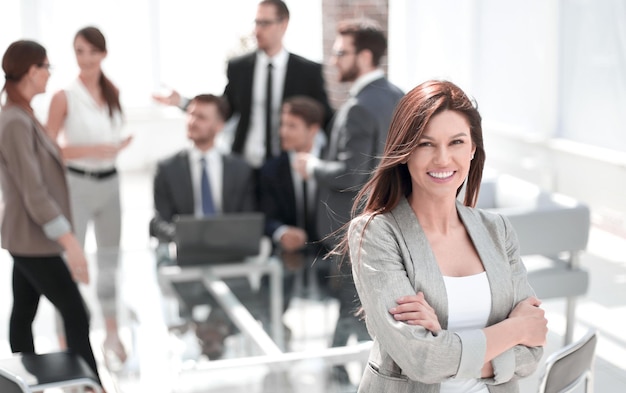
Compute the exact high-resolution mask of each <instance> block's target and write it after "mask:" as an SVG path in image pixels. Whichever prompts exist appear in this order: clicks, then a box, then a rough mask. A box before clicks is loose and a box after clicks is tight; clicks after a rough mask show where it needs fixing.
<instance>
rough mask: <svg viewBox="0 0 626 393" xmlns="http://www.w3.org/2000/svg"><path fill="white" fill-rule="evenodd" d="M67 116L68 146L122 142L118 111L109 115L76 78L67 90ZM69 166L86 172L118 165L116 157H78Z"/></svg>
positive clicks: (120, 119)
mask: <svg viewBox="0 0 626 393" xmlns="http://www.w3.org/2000/svg"><path fill="white" fill-rule="evenodd" d="M65 97H66V98H67V117H66V118H65V124H64V130H65V132H64V138H65V143H66V145H68V146H72V145H74V146H77V145H94V144H100V143H119V142H121V139H122V138H121V132H120V131H121V129H122V125H123V121H122V114H121V113H120V112H119V111H115V112H114V113H113V117H111V116H109V108H108V106H106V105H105V106H100V105H98V103H97V102H96V100H95V99H94V98H93V97H92V96H91V94H89V91H88V90H87V88H86V87H85V85H83V83H82V82H81V81H80V79H76V80H75V81H74V82H73V83H72V84H70V85H69V86H68V88H67V89H65ZM68 165H69V166H73V167H76V168H80V169H87V170H96V171H100V170H107V169H112V168H113V167H114V166H115V158H110V159H101V158H77V159H72V160H68Z"/></svg>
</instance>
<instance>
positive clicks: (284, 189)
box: [259, 152, 318, 241]
mask: <svg viewBox="0 0 626 393" xmlns="http://www.w3.org/2000/svg"><path fill="white" fill-rule="evenodd" d="M259 186H260V189H261V198H260V199H261V206H260V207H261V211H262V212H263V213H265V234H266V235H267V236H269V237H272V235H273V234H274V231H276V229H278V228H279V227H280V226H282V225H289V226H294V227H301V225H300V223H299V222H298V208H297V206H298V205H297V202H296V193H295V190H294V186H293V176H292V173H291V164H290V163H289V154H288V153H287V152H283V153H282V154H281V155H280V156H278V157H276V158H273V159H271V160H268V161H267V162H266V163H265V164H264V165H263V167H262V168H261V174H260V185H259ZM310 203H315V199H313V200H312V201H310ZM311 218H313V219H315V217H311ZM311 227H312V228H315V225H314V224H313V225H311ZM305 229H306V228H305ZM307 236H308V238H309V241H316V240H318V236H317V233H316V231H315V230H314V229H313V230H309V231H307Z"/></svg>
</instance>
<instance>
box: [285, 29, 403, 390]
mask: <svg viewBox="0 0 626 393" xmlns="http://www.w3.org/2000/svg"><path fill="white" fill-rule="evenodd" d="M337 32H338V34H337V37H336V39H335V42H334V45H333V61H334V65H335V66H336V67H337V70H338V71H339V77H340V81H341V82H353V84H352V86H351V88H350V97H349V99H348V100H347V101H346V102H345V103H344V104H343V106H342V107H341V108H340V109H339V110H338V111H337V113H336V114H335V118H334V120H333V123H332V128H331V132H330V137H329V138H330V142H329V145H328V148H327V149H326V151H325V152H324V154H323V155H322V157H323V159H318V158H316V157H314V156H312V155H311V154H308V153H299V154H298V156H297V159H296V162H295V166H296V169H297V170H298V172H299V173H300V175H301V176H302V177H303V178H305V179H306V178H308V177H312V178H314V179H315V180H316V182H317V186H318V190H319V199H318V208H317V228H318V234H319V236H320V237H322V239H323V241H324V243H325V245H326V247H328V248H329V249H332V248H334V247H335V245H336V244H335V239H336V238H337V236H336V235H337V234H338V232H337V231H339V230H341V228H342V227H343V226H344V224H346V223H347V222H348V221H349V219H350V212H351V209H352V202H353V200H354V197H355V196H356V194H357V192H358V191H359V189H360V188H361V186H362V185H363V184H365V182H366V181H367V180H368V178H369V176H370V174H371V173H372V171H373V169H374V168H375V167H376V165H377V164H378V157H380V156H381V155H382V149H383V146H384V144H385V139H386V138H387V129H388V127H389V122H390V121H391V116H392V114H393V111H394V109H395V106H396V104H397V102H398V101H399V100H400V98H401V97H402V96H403V92H402V91H401V90H400V89H399V88H398V87H396V86H394V85H393V84H391V83H390V82H389V81H388V80H387V79H386V78H385V75H384V72H383V70H382V69H380V68H379V67H380V61H381V58H382V57H383V55H384V53H385V51H386V49H387V39H386V38H385V35H384V33H383V32H382V30H381V28H380V27H379V26H378V25H377V24H376V23H375V22H374V21H370V20H348V21H343V22H340V23H339V26H338V29H337ZM333 262H335V265H337V266H342V265H341V263H340V262H341V261H333ZM343 265H344V267H343V268H340V270H339V271H338V272H337V274H336V275H335V277H332V278H331V279H332V280H336V281H338V282H334V283H333V282H331V283H330V286H331V287H335V288H336V293H337V297H338V298H339V301H340V311H339V320H338V322H337V326H336V328H335V335H334V338H333V346H342V345H345V344H346V343H347V341H348V338H349V336H350V334H352V333H355V334H356V335H357V339H358V340H367V339H369V335H368V334H367V330H366V329H365V324H364V323H363V322H362V321H359V320H358V318H357V317H355V316H354V313H355V311H356V309H357V308H358V299H357V295H356V289H355V288H354V283H353V281H352V276H351V272H350V267H349V266H348V267H347V268H345V265H347V264H343ZM338 371H339V373H341V374H340V375H344V378H345V375H346V374H345V370H343V369H338ZM340 378H341V376H340Z"/></svg>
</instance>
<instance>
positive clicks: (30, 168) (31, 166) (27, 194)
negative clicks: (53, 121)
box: [0, 118, 71, 240]
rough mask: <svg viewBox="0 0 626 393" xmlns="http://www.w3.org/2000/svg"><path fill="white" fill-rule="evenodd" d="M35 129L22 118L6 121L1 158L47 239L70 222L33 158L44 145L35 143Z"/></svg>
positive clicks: (59, 233) (66, 229)
mask: <svg viewBox="0 0 626 393" xmlns="http://www.w3.org/2000/svg"><path fill="white" fill-rule="evenodd" d="M35 132H36V130H35V128H34V125H33V124H32V123H30V122H28V121H25V120H24V119H19V118H15V119H14V120H11V121H9V122H8V123H7V125H6V129H5V131H4V132H3V133H2V140H1V141H0V143H1V144H2V150H1V151H2V159H3V160H4V164H5V166H6V168H7V172H8V175H9V176H10V177H11V178H12V180H13V184H14V185H15V187H16V188H17V190H16V192H17V193H18V194H19V196H20V198H22V200H23V202H24V207H25V208H26V212H27V214H28V216H29V217H30V218H31V219H32V220H33V221H34V222H35V223H37V224H38V225H40V226H41V227H42V229H43V231H44V233H45V234H46V236H47V237H48V238H49V239H52V240H56V239H58V238H59V237H61V236H62V235H64V234H65V233H67V232H70V231H71V224H70V222H69V220H68V219H67V217H65V215H64V214H63V211H62V210H61V207H60V206H59V205H58V204H57V202H56V201H55V200H54V198H53V197H52V196H51V195H50V193H49V192H48V188H47V187H46V183H45V180H44V177H43V173H42V170H41V166H40V165H41V164H40V162H39V160H38V159H37V156H38V154H39V153H38V151H37V150H38V149H43V148H44V147H43V146H42V145H40V144H37V143H36V138H37V136H36V135H35V134H34V133H35Z"/></svg>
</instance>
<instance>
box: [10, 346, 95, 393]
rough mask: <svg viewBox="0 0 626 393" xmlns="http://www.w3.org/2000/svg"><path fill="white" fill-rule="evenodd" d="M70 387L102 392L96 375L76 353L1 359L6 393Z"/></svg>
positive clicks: (15, 356) (29, 392) (17, 356)
mask: <svg viewBox="0 0 626 393" xmlns="http://www.w3.org/2000/svg"><path fill="white" fill-rule="evenodd" d="M69 387H82V388H91V389H92V390H93V391H94V392H96V393H101V392H102V387H101V386H100V384H99V382H98V378H97V377H96V376H95V374H94V373H93V371H92V370H91V369H90V368H89V366H88V365H87V363H86V362H85V361H84V360H83V359H82V358H81V357H80V356H78V355H76V354H73V353H68V352H54V353H46V354H14V355H13V356H12V357H10V358H7V359H0V392H2V393H31V392H40V391H43V390H45V389H53V388H69Z"/></svg>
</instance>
